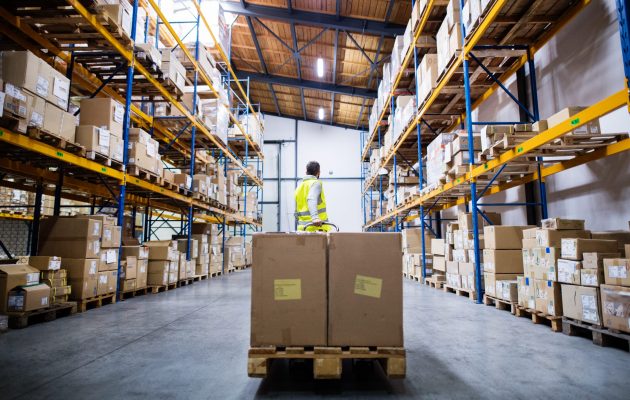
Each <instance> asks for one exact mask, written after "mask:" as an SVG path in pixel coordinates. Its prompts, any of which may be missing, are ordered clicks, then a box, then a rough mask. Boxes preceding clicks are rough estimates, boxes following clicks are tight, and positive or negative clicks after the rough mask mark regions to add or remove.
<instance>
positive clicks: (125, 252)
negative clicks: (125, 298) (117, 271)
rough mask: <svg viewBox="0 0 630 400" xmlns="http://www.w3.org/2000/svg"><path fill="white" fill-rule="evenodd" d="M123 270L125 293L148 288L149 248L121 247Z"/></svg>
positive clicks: (122, 282) (123, 288)
mask: <svg viewBox="0 0 630 400" xmlns="http://www.w3.org/2000/svg"><path fill="white" fill-rule="evenodd" d="M121 251H122V253H121V258H122V261H121V262H122V270H123V276H122V277H121V285H120V286H121V288H122V290H123V291H127V290H137V289H143V288H145V287H147V279H148V273H149V248H148V247H146V246H122V247H121Z"/></svg>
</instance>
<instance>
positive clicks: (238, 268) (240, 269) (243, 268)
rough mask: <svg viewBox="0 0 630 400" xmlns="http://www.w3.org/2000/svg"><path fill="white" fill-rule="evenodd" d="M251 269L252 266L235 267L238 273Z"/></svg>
mask: <svg viewBox="0 0 630 400" xmlns="http://www.w3.org/2000/svg"><path fill="white" fill-rule="evenodd" d="M249 267H251V265H239V266H238V267H234V269H235V270H236V271H243V270H245V269H247V268H249Z"/></svg>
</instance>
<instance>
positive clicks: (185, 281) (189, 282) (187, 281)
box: [177, 277, 195, 287]
mask: <svg viewBox="0 0 630 400" xmlns="http://www.w3.org/2000/svg"><path fill="white" fill-rule="evenodd" d="M194 281H195V279H194V278H193V277H190V278H184V279H180V280H178V281H177V287H182V286H187V285H192V283H193V282H194Z"/></svg>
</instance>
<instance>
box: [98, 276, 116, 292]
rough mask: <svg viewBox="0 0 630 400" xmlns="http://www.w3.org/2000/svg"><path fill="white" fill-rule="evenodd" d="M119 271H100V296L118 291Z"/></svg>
mask: <svg viewBox="0 0 630 400" xmlns="http://www.w3.org/2000/svg"><path fill="white" fill-rule="evenodd" d="M117 277H118V271H102V272H99V273H98V286H97V289H96V293H97V295H98V296H101V295H104V294H109V293H114V292H116V286H117V285H118V283H117Z"/></svg>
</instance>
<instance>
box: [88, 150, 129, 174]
mask: <svg viewBox="0 0 630 400" xmlns="http://www.w3.org/2000/svg"><path fill="white" fill-rule="evenodd" d="M85 158H87V159H88V160H92V161H94V162H97V163H99V164H103V165H106V166H108V167H110V168H114V169H116V170H118V171H122V170H123V163H122V161H118V160H114V159H113V158H111V157H109V156H106V155H104V154H101V153H98V152H96V151H88V152H86V153H85Z"/></svg>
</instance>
